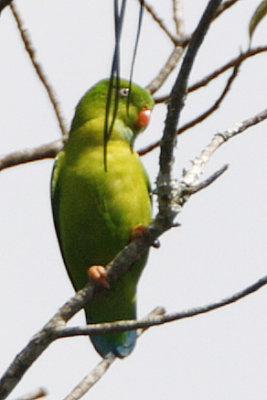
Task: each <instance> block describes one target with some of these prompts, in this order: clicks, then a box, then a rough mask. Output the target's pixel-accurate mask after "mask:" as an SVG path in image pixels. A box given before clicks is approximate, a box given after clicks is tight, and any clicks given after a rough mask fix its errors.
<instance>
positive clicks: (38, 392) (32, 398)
mask: <svg viewBox="0 0 267 400" xmlns="http://www.w3.org/2000/svg"><path fill="white" fill-rule="evenodd" d="M47 394H48V393H47V391H46V389H44V388H42V387H41V388H37V389H35V390H33V391H32V392H30V393H27V394H25V395H23V396H21V397H18V398H16V400H36V399H40V398H41V397H44V396H47Z"/></svg>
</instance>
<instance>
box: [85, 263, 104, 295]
mask: <svg viewBox="0 0 267 400" xmlns="http://www.w3.org/2000/svg"><path fill="white" fill-rule="evenodd" d="M87 274H88V277H89V278H90V279H92V281H94V282H97V283H98V284H99V285H101V286H104V287H105V288H107V289H109V288H110V284H109V281H108V277H107V270H106V268H105V267H103V265H92V266H91V267H89V268H88V271H87Z"/></svg>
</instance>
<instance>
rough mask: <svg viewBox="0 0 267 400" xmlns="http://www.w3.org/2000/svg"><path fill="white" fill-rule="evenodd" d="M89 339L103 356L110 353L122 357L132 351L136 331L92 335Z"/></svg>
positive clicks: (105, 356)
mask: <svg viewBox="0 0 267 400" xmlns="http://www.w3.org/2000/svg"><path fill="white" fill-rule="evenodd" d="M91 341H92V343H93V345H94V347H95V349H96V351H97V352H98V353H99V354H100V355H101V356H102V357H103V358H107V357H108V356H109V355H110V354H113V355H114V356H116V357H119V358H124V357H126V356H128V355H129V354H130V353H131V352H132V350H133V348H134V346H135V342H136V331H128V332H119V333H111V334H102V335H92V336H91Z"/></svg>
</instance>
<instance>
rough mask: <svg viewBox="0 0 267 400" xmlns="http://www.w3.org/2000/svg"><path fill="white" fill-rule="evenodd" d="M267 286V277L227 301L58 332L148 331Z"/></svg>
mask: <svg viewBox="0 0 267 400" xmlns="http://www.w3.org/2000/svg"><path fill="white" fill-rule="evenodd" d="M266 285H267V275H266V276H264V277H263V278H261V279H259V280H258V281H256V282H255V283H253V284H252V285H249V286H247V287H246V288H244V289H242V290H240V291H239V292H236V293H234V294H232V295H230V296H229V297H226V298H225V299H222V300H218V301H215V302H213V303H210V304H207V305H204V306H199V307H194V308H190V309H189V310H185V311H180V312H175V313H172V314H166V315H156V316H155V315H149V316H148V317H146V318H144V319H143V320H140V321H135V320H128V321H116V322H109V323H102V324H94V325H86V326H78V327H71V328H59V329H58V330H57V335H58V337H61V338H66V337H73V336H85V335H95V334H102V333H107V332H122V331H125V330H127V331H128V330H131V329H140V328H142V329H147V328H150V327H153V326H158V325H163V324H166V323H169V322H173V321H178V320H181V319H186V318H191V317H195V316H196V315H200V314H206V313H208V312H210V311H214V310H217V309H219V308H222V307H224V306H227V305H229V304H232V303H235V302H237V301H239V300H241V299H243V298H244V297H246V296H248V295H250V294H252V293H255V292H256V291H258V290H259V289H261V288H262V287H264V286H266Z"/></svg>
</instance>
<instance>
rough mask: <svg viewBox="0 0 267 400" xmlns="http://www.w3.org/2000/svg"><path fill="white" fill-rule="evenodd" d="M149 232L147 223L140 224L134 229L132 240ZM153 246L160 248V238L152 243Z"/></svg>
mask: <svg viewBox="0 0 267 400" xmlns="http://www.w3.org/2000/svg"><path fill="white" fill-rule="evenodd" d="M147 234H148V227H147V226H145V225H142V224H139V225H137V226H136V227H135V228H134V229H133V230H132V233H131V240H135V239H139V238H141V237H144V236H146V235H147ZM151 246H152V247H155V248H156V249H158V248H159V246H160V243H159V241H158V240H155V242H154V243H152V245H151Z"/></svg>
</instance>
